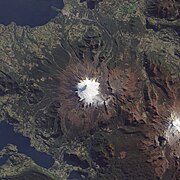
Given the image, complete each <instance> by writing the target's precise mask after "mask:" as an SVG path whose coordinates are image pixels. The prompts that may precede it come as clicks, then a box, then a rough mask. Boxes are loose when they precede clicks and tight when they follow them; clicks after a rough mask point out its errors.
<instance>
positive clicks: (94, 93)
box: [76, 77, 105, 106]
mask: <svg viewBox="0 0 180 180" xmlns="http://www.w3.org/2000/svg"><path fill="white" fill-rule="evenodd" d="M77 89H78V90H77V91H76V92H77V94H78V97H79V98H80V101H83V102H84V104H85V105H87V106H89V105H93V106H99V105H103V104H104V102H105V100H104V98H103V96H102V95H101V92H100V83H99V82H98V81H96V80H95V79H93V78H92V79H89V78H87V77H86V78H85V79H84V80H81V81H80V82H79V83H78V84H77Z"/></svg>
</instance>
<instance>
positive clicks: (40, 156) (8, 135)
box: [0, 121, 54, 168]
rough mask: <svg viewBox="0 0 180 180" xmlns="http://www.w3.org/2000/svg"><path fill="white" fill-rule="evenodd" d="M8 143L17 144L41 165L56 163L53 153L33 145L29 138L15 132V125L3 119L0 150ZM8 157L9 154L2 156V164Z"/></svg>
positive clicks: (20, 149) (20, 151)
mask: <svg viewBox="0 0 180 180" xmlns="http://www.w3.org/2000/svg"><path fill="white" fill-rule="evenodd" d="M7 144H13V145H16V146H17V149H18V152H19V153H23V154H25V155H27V156H29V157H31V158H32V160H33V161H34V162H35V163H36V164H38V165H39V166H42V167H44V168H50V167H51V166H52V165H53V164H54V159H53V158H52V156H51V155H49V154H47V153H45V152H40V151H37V150H36V149H35V148H33V147H31V146H30V139H29V138H27V137H24V136H23V135H21V134H19V133H16V132H14V129H13V126H12V125H10V124H8V123H6V122H4V121H3V122H1V123H0V150H2V149H3V148H4V147H5V146H6V145H7ZM7 159H8V156H6V155H5V156H3V157H2V158H0V165H3V164H4V163H5V162H6V160H7Z"/></svg>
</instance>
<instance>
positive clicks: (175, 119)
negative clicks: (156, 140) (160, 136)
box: [165, 111, 180, 155]
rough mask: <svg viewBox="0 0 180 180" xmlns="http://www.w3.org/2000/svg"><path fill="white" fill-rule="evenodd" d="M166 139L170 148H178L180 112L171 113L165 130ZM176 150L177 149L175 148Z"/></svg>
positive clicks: (179, 152) (179, 153)
mask: <svg viewBox="0 0 180 180" xmlns="http://www.w3.org/2000/svg"><path fill="white" fill-rule="evenodd" d="M165 135H166V139H167V141H168V143H169V145H170V146H174V147H176V146H179V139H180V112H178V111H173V112H171V116H170V117H169V126H168V128H167V130H166V134H165ZM175 149H177V147H176V148H175ZM177 151H178V155H180V151H179V147H178V149H177Z"/></svg>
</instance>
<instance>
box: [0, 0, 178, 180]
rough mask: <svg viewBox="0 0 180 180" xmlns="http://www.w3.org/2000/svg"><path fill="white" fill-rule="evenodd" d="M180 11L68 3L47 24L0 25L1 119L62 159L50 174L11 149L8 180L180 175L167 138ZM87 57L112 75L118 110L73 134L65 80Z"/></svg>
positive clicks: (125, 0) (174, 100)
mask: <svg viewBox="0 0 180 180" xmlns="http://www.w3.org/2000/svg"><path fill="white" fill-rule="evenodd" d="M166 6H167V7H166ZM179 9H180V5H179V1H175V0H171V1H165V3H162V1H161V0H156V1H155V0H140V1H137V0H118V1H117V0H74V1H72V0H64V8H63V9H62V10H59V13H58V15H57V16H56V17H55V18H54V19H52V20H51V21H50V22H49V23H47V24H45V25H43V26H39V27H34V28H30V27H28V26H26V27H20V26H17V25H16V24H15V23H11V24H10V25H8V26H3V25H0V119H1V120H8V122H9V123H10V124H13V126H14V128H15V130H16V131H18V132H20V133H21V134H23V135H24V136H26V137H29V138H30V139H31V145H32V146H33V147H35V148H36V149H37V150H39V151H43V152H47V153H50V154H51V155H52V157H53V158H54V160H55V163H54V165H53V166H52V167H51V168H50V169H45V168H42V167H40V166H38V165H36V164H35V163H34V162H33V161H32V160H31V159H30V158H29V157H27V156H26V155H24V154H20V153H18V151H17V150H16V148H15V147H11V148H10V147H9V146H8V147H5V149H3V150H2V151H3V152H5V153H6V154H8V155H10V157H9V159H8V161H7V162H6V163H5V164H4V165H3V166H1V167H0V178H1V179H3V180H5V179H18V180H19V179H23V178H24V176H25V177H26V179H48V180H49V179H57V180H59V179H62V180H66V179H73V178H77V179H78V178H79V179H85V180H87V179H92V180H96V179H97V180H106V179H107V180H112V179H117V180H129V179H134V180H145V179H151V180H156V179H164V180H165V179H168V180H169V179H178V178H180V174H179V169H180V165H179V163H180V161H179V156H178V154H177V152H176V151H175V153H172V152H174V150H173V147H170V146H169V144H168V142H167V139H166V137H165V133H166V130H167V124H168V123H169V122H168V117H170V114H171V111H172V110H174V109H178V108H180V48H179V45H180V36H179V35H180V19H179ZM84 59H88V61H89V62H91V63H93V62H97V66H98V67H102V66H105V67H106V68H107V70H108V71H107V73H108V77H109V83H110V85H111V88H112V91H113V92H114V93H115V95H116V102H115V110H116V113H115V115H113V116H112V117H111V118H110V120H108V121H103V119H102V121H99V123H98V124H97V125H96V126H93V128H92V126H91V127H89V128H87V129H86V130H85V131H84V129H83V128H79V129H77V130H76V131H72V132H71V133H67V130H66V129H64V127H65V126H63V123H62V119H61V117H60V115H59V113H58V112H59V108H61V106H63V105H61V102H59V80H61V78H62V77H61V76H60V75H61V72H62V71H63V70H65V69H66V67H67V66H68V65H70V64H73V63H79V62H82V61H83V60H84ZM178 111H179V109H178ZM72 119H73V118H72ZM65 122H67V121H65ZM176 148H180V144H178V145H177V146H176ZM2 151H1V154H2Z"/></svg>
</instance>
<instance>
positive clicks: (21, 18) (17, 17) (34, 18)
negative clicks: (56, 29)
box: [0, 0, 64, 27]
mask: <svg viewBox="0 0 180 180" xmlns="http://www.w3.org/2000/svg"><path fill="white" fill-rule="evenodd" d="M63 6H64V3H63V0H0V24H4V25H8V24H10V23H11V22H15V23H16V24H17V25H20V26H25V25H28V26H30V27H35V26H40V25H43V24H46V23H47V22H48V21H50V20H51V19H52V18H54V17H55V16H56V15H57V11H55V10H54V9H53V8H52V7H56V8H58V9H62V8H63Z"/></svg>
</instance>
